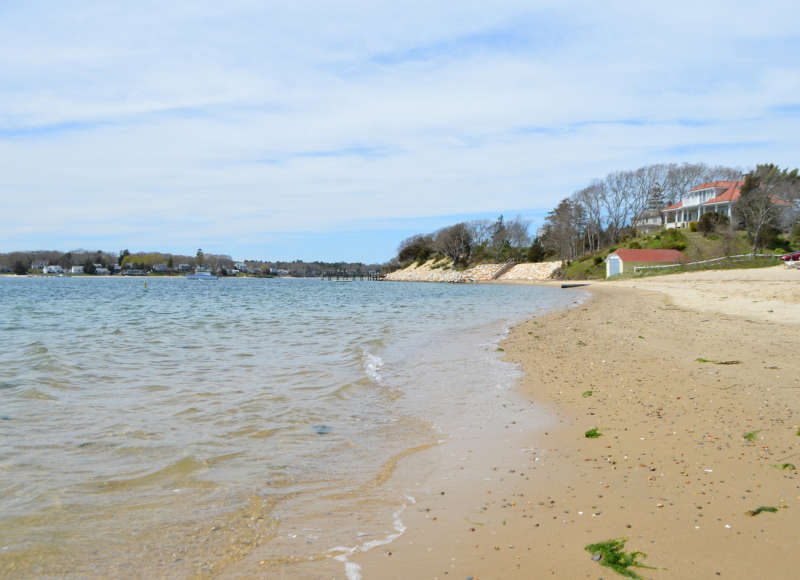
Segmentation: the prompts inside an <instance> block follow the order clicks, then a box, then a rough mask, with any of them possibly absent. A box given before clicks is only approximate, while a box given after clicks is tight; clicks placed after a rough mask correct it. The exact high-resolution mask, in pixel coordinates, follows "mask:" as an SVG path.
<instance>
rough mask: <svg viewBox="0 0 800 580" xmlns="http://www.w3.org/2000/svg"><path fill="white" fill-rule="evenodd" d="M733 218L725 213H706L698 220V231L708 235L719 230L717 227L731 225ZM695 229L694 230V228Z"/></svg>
mask: <svg viewBox="0 0 800 580" xmlns="http://www.w3.org/2000/svg"><path fill="white" fill-rule="evenodd" d="M730 223H731V220H730V219H729V218H728V216H726V215H725V214H723V213H717V212H711V213H704V214H703V215H701V216H700V221H698V222H697V231H699V232H702V233H703V235H704V236H705V235H707V234H710V233H713V232H716V231H717V228H719V227H722V226H728V225H730ZM692 231H694V230H692Z"/></svg>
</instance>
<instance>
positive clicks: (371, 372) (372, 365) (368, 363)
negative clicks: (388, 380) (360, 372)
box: [362, 349, 383, 385]
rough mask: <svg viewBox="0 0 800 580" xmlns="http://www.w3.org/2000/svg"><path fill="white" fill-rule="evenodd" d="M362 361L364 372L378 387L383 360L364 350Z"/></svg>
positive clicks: (381, 380)
mask: <svg viewBox="0 0 800 580" xmlns="http://www.w3.org/2000/svg"><path fill="white" fill-rule="evenodd" d="M362 361H363V365H364V372H365V373H366V374H367V376H368V377H369V378H370V380H371V381H372V382H373V383H376V384H378V385H380V384H382V383H383V376H382V375H381V368H383V359H382V358H381V357H379V356H378V355H376V354H372V353H371V352H369V351H368V350H366V349H365V350H364V356H363V359H362Z"/></svg>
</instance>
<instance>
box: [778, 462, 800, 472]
mask: <svg viewBox="0 0 800 580" xmlns="http://www.w3.org/2000/svg"><path fill="white" fill-rule="evenodd" d="M781 469H790V470H791V471H794V470H795V469H797V468H796V467H795V466H794V463H784V464H783V465H781Z"/></svg>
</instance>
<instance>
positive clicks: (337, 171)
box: [0, 0, 800, 260]
mask: <svg viewBox="0 0 800 580" xmlns="http://www.w3.org/2000/svg"><path fill="white" fill-rule="evenodd" d="M792 8H793V6H792V4H791V3H790V2H782V1H778V2H770V3H768V5H758V6H741V7H738V9H737V10H736V11H732V10H721V9H720V6H718V5H716V4H715V3H713V2H712V3H707V4H698V3H696V2H695V3H689V2H678V3H673V4H670V5H669V6H665V5H649V4H642V5H632V4H631V3H629V2H622V1H619V2H617V1H612V2H609V3H605V4H604V5H603V6H599V5H597V4H596V3H591V2H578V3H570V4H569V5H565V4H563V3H559V2H552V1H549V0H547V1H545V0H542V1H541V2H535V3H534V4H531V3H530V2H529V1H525V0H507V1H505V2H502V3H500V4H491V5H490V4H487V3H464V2H444V3H441V2H440V3H431V2H429V1H423V0H409V1H408V2H404V3H402V4H398V3H397V2H389V1H388V0H387V1H383V0H377V1H375V2H365V1H360V0H342V1H341V2H336V3H319V2H312V1H311V0H297V1H296V2H291V3H266V4H263V3H254V2H250V1H249V0H232V1H231V2H226V3H218V2H217V3H211V2H196V1H195V2H189V1H188V0H176V1H174V2H169V3H166V4H164V3H156V2H154V1H149V0H148V1H145V2H144V3H139V4H137V5H136V6H133V5H130V4H127V3H122V2H107V3H103V4H97V5H93V4H92V5H85V6H83V7H82V8H81V9H80V10H76V9H75V8H74V6H70V5H67V4H64V3H60V2H54V1H47V0H40V1H38V2H25V3H23V2H17V1H12V2H6V3H5V4H3V6H2V8H0V12H2V18H0V78H2V79H3V82H2V83H1V84H0V158H2V159H3V163H4V170H3V175H2V176H0V201H1V202H2V207H4V208H13V212H14V214H15V215H16V216H18V217H17V218H16V219H15V220H14V221H15V223H13V224H10V225H8V227H4V228H2V229H0V250H3V249H13V248H21V247H43V245H54V246H59V247H69V246H73V245H81V244H82V242H81V240H85V245H93V246H94V245H98V244H99V245H100V246H102V245H103V243H102V241H103V240H107V242H108V244H109V245H119V244H123V245H126V246H132V247H134V246H137V245H141V246H142V247H143V246H145V245H147V244H152V243H156V244H160V243H163V244H167V245H170V244H171V245H172V246H171V247H166V248H165V249H173V250H175V251H184V250H185V251H192V250H193V249H196V248H197V247H198V246H201V247H206V246H207V245H208V243H212V240H213V243H219V244H220V245H224V244H226V243H228V244H230V245H229V246H228V247H226V248H220V249H224V250H226V251H229V252H231V253H233V254H237V255H240V256H241V255H243V254H245V253H248V252H258V253H259V255H264V256H269V255H274V257H290V256H296V257H308V258H310V257H313V256H314V255H319V256H320V257H327V258H331V259H334V258H336V257H340V258H346V257H349V256H350V255H353V256H356V255H357V254H358V252H360V251H362V250H363V248H360V247H359V244H358V235H357V234H356V233H354V232H358V231H362V232H364V234H363V235H364V238H363V239H364V240H369V241H368V242H364V243H365V247H367V248H368V255H367V254H363V255H362V254H358V257H360V258H364V259H370V260H372V259H375V260H378V259H386V258H388V257H389V256H390V255H391V254H392V252H393V251H394V250H395V247H396V240H395V241H392V240H390V239H389V238H390V237H391V235H390V234H386V235H385V236H380V235H377V234H374V233H369V232H375V231H377V230H378V229H380V228H378V227H375V225H380V226H381V228H383V227H384V226H385V227H386V228H387V229H386V231H391V232H394V234H392V235H397V236H402V235H404V234H405V233H407V232H411V233H414V232H415V231H424V230H426V229H432V228H434V227H438V225H437V224H440V223H442V221H443V220H448V219H455V218H456V217H457V216H474V215H494V214H497V213H501V212H502V213H504V214H507V215H508V214H511V215H515V214H516V213H524V214H527V213H530V214H531V215H533V214H537V215H539V214H543V213H546V211H547V210H548V209H549V208H550V207H552V206H553V205H555V204H556V203H558V201H559V200H560V199H561V197H563V196H565V195H568V194H569V193H570V192H571V191H574V190H575V189H578V188H579V187H581V186H583V185H584V184H585V183H586V182H588V181H589V180H590V179H591V178H593V177H599V176H602V175H604V174H605V173H607V172H609V171H612V170H615V169H623V168H632V167H636V166H638V165H641V164H645V163H652V162H658V161H665V162H669V161H698V160H702V161H707V162H709V163H727V164H730V165H735V166H748V165H752V164H754V163H756V162H762V161H764V160H769V161H773V162H775V163H780V164H783V165H788V164H792V163H796V160H797V159H798V157H799V156H800V116H798V112H800V106H799V105H798V104H797V95H798V94H800V65H798V63H797V61H796V58H795V57H794V54H796V51H792V50H791V49H792V48H793V47H795V46H800V34H799V33H798V32H797V30H796V27H795V25H794V23H793V22H792V21H791V19H787V18H785V14H787V13H791V10H792ZM686 14H691V15H692V17H691V18H686ZM656 21H657V22H658V23H659V26H657V27H654V26H653V25H652V23H653V22H656ZM43 208H46V214H47V217H46V218H43V217H42V211H43ZM537 212H538V213H537ZM391 224H400V226H399V227H397V228H394V226H392V225H391ZM414 224H419V227H414ZM345 231H346V232H348V233H347V234H346V235H344V234H343V233H342V232H345ZM337 236H340V237H339V238H337ZM204 239H205V240H207V241H208V243H206V242H205V241H204ZM345 239H346V240H347V241H346V243H345V242H342V243H339V242H337V241H336V240H345ZM37 240H40V242H39V241H37ZM153 240H156V242H153ZM285 240H288V241H285ZM184 246H185V247H184ZM348 248H351V249H352V251H349V250H348ZM334 251H335V252H341V255H339V256H333V255H331V254H330V252H334ZM271 252H274V254H271Z"/></svg>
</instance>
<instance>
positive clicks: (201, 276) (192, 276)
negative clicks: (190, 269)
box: [186, 272, 217, 280]
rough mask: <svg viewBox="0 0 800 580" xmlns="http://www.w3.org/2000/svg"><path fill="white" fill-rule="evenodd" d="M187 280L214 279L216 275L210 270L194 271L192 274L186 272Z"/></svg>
mask: <svg viewBox="0 0 800 580" xmlns="http://www.w3.org/2000/svg"><path fill="white" fill-rule="evenodd" d="M186 279H187V280H216V279H217V276H215V275H214V274H212V273H211V272H195V273H194V274H186Z"/></svg>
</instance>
